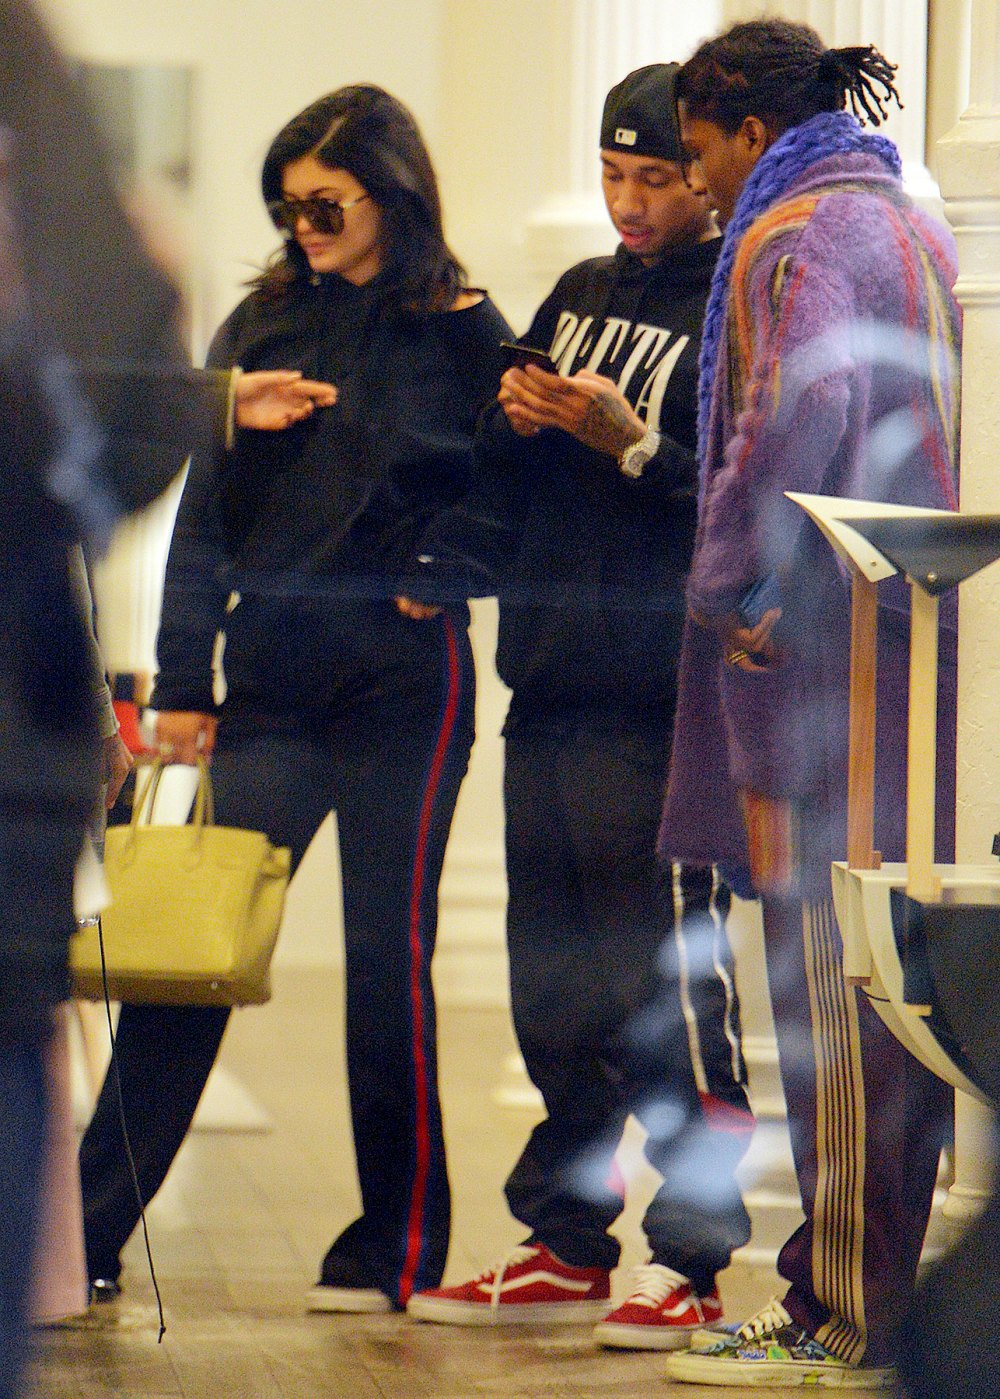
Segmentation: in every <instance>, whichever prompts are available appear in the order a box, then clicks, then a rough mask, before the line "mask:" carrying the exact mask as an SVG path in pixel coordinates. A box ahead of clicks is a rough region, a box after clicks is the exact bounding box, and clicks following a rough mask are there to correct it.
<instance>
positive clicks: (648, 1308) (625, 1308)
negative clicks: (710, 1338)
mask: <svg viewBox="0 0 1000 1399" xmlns="http://www.w3.org/2000/svg"><path fill="white" fill-rule="evenodd" d="M721 1317H722V1302H721V1301H720V1300H719V1292H718V1289H717V1288H715V1287H713V1288H712V1290H711V1292H709V1293H707V1294H706V1295H705V1296H704V1297H699V1296H698V1295H697V1293H695V1292H694V1291H693V1290H692V1287H691V1284H690V1282H689V1281H688V1279H687V1278H686V1277H685V1276H684V1274H683V1273H675V1272H674V1271H673V1269H672V1268H665V1267H663V1266H662V1264H659V1263H646V1264H645V1265H644V1266H643V1267H641V1268H637V1269H636V1274H635V1287H634V1288H633V1289H632V1291H631V1293H630V1294H629V1296H628V1298H627V1299H626V1301H624V1302H623V1303H622V1305H621V1306H620V1307H616V1308H615V1310H614V1311H613V1312H611V1313H610V1315H608V1316H606V1317H605V1318H604V1320H603V1321H602V1322H600V1323H599V1325H597V1326H595V1327H594V1340H595V1341H597V1342H598V1344H599V1345H602V1346H617V1347H619V1348H620V1349H622V1350H683V1349H684V1347H685V1346H687V1345H689V1344H690V1341H691V1335H692V1333H693V1332H694V1331H696V1330H697V1329H698V1328H699V1327H701V1326H705V1325H709V1326H711V1325H712V1323H713V1322H716V1321H719V1320H720V1318H721Z"/></svg>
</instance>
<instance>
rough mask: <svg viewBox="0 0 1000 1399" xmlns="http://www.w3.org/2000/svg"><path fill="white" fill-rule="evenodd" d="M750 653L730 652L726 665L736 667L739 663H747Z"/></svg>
mask: <svg viewBox="0 0 1000 1399" xmlns="http://www.w3.org/2000/svg"><path fill="white" fill-rule="evenodd" d="M749 654H750V653H749V651H730V652H729V654H728V656H727V657H726V665H735V664H736V662H737V661H745V660H746V658H747V656H748V655H749Z"/></svg>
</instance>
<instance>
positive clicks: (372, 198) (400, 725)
mask: <svg viewBox="0 0 1000 1399" xmlns="http://www.w3.org/2000/svg"><path fill="white" fill-rule="evenodd" d="M262 183H263V194H264V199H265V201H266V202H267V206H268V209H269V212H270V214H271V216H272V218H273V220H274V222H275V224H276V225H277V227H278V228H279V229H280V230H281V232H282V234H283V235H284V238H285V245H284V248H283V250H282V251H281V253H280V254H279V255H277V256H276V258H275V259H274V260H273V261H272V263H271V265H270V266H269V268H268V269H267V270H266V271H265V272H264V274H263V275H262V276H261V277H260V278H259V279H258V281H257V283H256V285H255V287H254V289H253V290H252V292H251V293H250V295H249V296H247V297H246V299H245V300H244V301H243V302H241V303H240V305H239V306H237V307H236V309H235V310H234V311H233V312H232V314H231V315H230V316H229V318H228V319H227V320H226V322H225V323H224V324H223V326H222V327H221V329H220V330H219V332H218V334H217V335H216V337H215V340H214V342H213V344H212V347H211V350H210V354H209V360H210V363H212V364H213V365H218V366H227V365H230V364H234V363H236V364H240V365H242V366H243V368H244V369H248V370H252V369H257V368H264V367H269V366H280V367H282V368H294V369H301V370H302V371H303V373H304V374H306V375H307V377H309V378H310V379H312V378H319V379H322V380H324V381H329V382H332V383H334V384H335V385H336V386H337V390H338V397H337V402H336V404H335V405H334V406H333V407H331V408H329V409H326V410H325V411H324V412H323V413H321V414H317V415H314V417H313V418H312V420H310V421H309V422H306V423H303V424H301V425H299V426H297V427H294V428H292V429H291V430H290V431H289V432H288V433H287V434H285V435H284V436H283V437H282V439H281V440H280V441H279V440H277V439H276V438H269V439H268V441H267V442H266V443H264V442H263V441H262V440H258V439H257V438H255V437H252V436H251V435H249V434H245V435H241V436H240V437H239V438H238V440H237V442H236V444H235V447H234V449H233V451H231V452H230V453H228V455H227V456H226V457H225V458H222V457H221V456H219V457H216V458H214V459H212V458H210V457H206V456H202V457H198V458H196V459H195V460H194V461H193V463H192V466H191V472H190V476H189V479H188V482H187V485H186V488H185V491H184V497H183V500H182V502H181V507H180V511H179V514H178V519H177V525H176V527H175V531H174V538H173V543H172V545H171V550H170V558H169V563H168V569H167V579H166V588H165V594H164V605H163V616H162V621H161V627H160V635H159V641H158V648H157V649H158V661H159V666H160V672H159V677H158V680H157V685H156V690H155V693H154V695H153V698H152V705H153V707H154V708H155V709H157V710H158V711H159V720H158V736H159V739H160V742H161V744H162V745H167V746H169V748H170V749H171V750H172V756H173V757H174V759H175V760H177V761H180V762H192V761H194V759H195V757H196V755H197V754H198V753H199V752H202V753H208V754H210V755H211V757H212V777H213V785H214V790H215V809H216V816H217V819H218V820H219V822H220V823H222V824H228V825H242V826H247V827H251V828H256V829H262V830H265V831H267V833H268V834H269V836H270V837H271V839H272V840H273V841H274V842H275V843H276V844H278V845H287V846H290V847H291V850H292V858H293V862H294V863H297V862H298V861H299V860H300V859H301V857H302V855H303V854H304V853H305V849H306V847H307V845H308V844H309V842H310V840H311V839H312V836H313V835H314V834H315V831H316V829H317V827H318V826H319V825H320V823H321V822H322V820H323V819H324V817H325V816H326V815H327V813H328V812H329V811H330V810H331V809H334V810H336V813H337V821H338V832H339V839H340V855H341V866H342V877H343V892H344V928H345V944H346V974H347V993H346V994H347V1058H348V1075H349V1084H350V1097H351V1116H352V1125H353V1131H354V1143H355V1152H356V1158H357V1166H358V1177H359V1183H360V1187H361V1197H362V1213H361V1215H360V1217H359V1218H358V1219H356V1220H355V1221H354V1222H353V1223H352V1224H351V1225H350V1226H349V1227H348V1228H347V1229H345V1230H344V1232H343V1233H342V1234H341V1235H340V1236H339V1238H338V1239H337V1240H336V1241H335V1242H334V1244H333V1245H332V1246H331V1248H330V1250H329V1251H328V1253H327V1255H326V1258H325V1259H324V1262H323V1266H322V1270H321V1274H320V1279H319V1282H318V1284H317V1286H316V1287H315V1288H314V1289H313V1291H312V1293H311V1294H310V1306H311V1307H313V1308H314V1309H317V1310H324V1311H326V1310H333V1311H340V1310H346V1311H372V1310H388V1309H389V1308H391V1307H399V1306H403V1305H405V1303H406V1300H407V1298H408V1297H409V1295H410V1293H411V1292H412V1291H413V1290H414V1288H420V1287H427V1286H433V1285H434V1284H435V1283H436V1282H438V1281H439V1279H440V1276H441V1272H442V1270H443V1267H444V1261H445V1256H446V1253H447V1247H448V1230H449V1190H448V1179H447V1172H446V1166H445V1156H444V1144H443V1139H442V1133H441V1118H440V1109H439V1103H438V1096H437V1084H436V1048H435V1014H434V1002H433V993H432V988H431V980H430V961H431V955H432V952H433V948H434V938H435V931H436V916H437V887H438V881H439V877H440V872H441V864H442V860H443V857H444V849H445V844H446V841H447V837H448V830H449V827H450V823H451V818H452V813H453V811H454V807H455V802H456V799H457V796H458V789H459V785H460V783H461V780H462V777H463V775H464V772H465V768H466V765H467V761H468V755H469V749H470V746H471V743H472V738H473V697H474V677H473V668H472V660H471V653H470V649H469V643H468V636H467V623H468V611H467V608H466V606H465V604H464V602H463V603H460V604H459V605H458V606H452V607H446V608H444V609H443V610H441V609H438V608H436V607H433V606H430V605H427V604H421V603H416V602H414V601H411V600H410V599H408V598H407V597H406V596H405V584H404V581H403V580H404V579H405V578H406V577H408V576H409V577H412V576H413V574H414V572H415V571H416V567H417V566H416V560H417V559H418V557H419V555H420V554H421V549H422V544H421V541H422V539H423V537H424V535H425V533H426V531H427V529H428V527H429V525H430V523H431V522H432V521H433V520H434V518H435V516H436V515H437V514H438V512H440V511H441V510H443V509H445V508H447V507H448V506H450V505H452V504H453V503H454V502H455V501H456V500H457V499H459V498H460V497H461V496H462V494H463V492H464V491H465V489H466V485H467V479H468V475H469V469H470V458H471V439H472V432H473V427H474V424H475V421H476V417H477V415H478V413H479V411H480V409H481V408H482V406H483V404H484V403H485V401H486V400H487V399H488V398H489V397H491V395H492V394H493V393H494V392H495V390H496V383H497V380H498V378H499V376H500V373H501V368H502V364H501V359H500V351H499V344H500V342H501V341H502V340H503V338H504V336H505V334H509V332H508V330H507V327H506V325H505V323H504V321H503V319H502V317H501V316H500V314H499V313H498V312H497V310H496V309H495V307H494V306H493V305H492V303H491V302H490V301H489V300H488V299H487V298H486V297H485V296H484V295H483V294H482V293H479V292H472V291H469V290H468V289H467V288H466V286H465V275H464V272H463V269H462V268H461V267H460V265H459V264H458V262H457V261H456V260H455V258H454V256H453V255H452V254H451V252H450V250H449V249H448V247H447V246H446V244H445V242H444V237H443V233H442V225H441V214H440V206H439V201H438V193H437V187H436V182H435V178H434V173H433V170H432V167H431V164H430V160H429V158H428V155H427V152H426V149H425V147H424V145H423V142H422V140H421V137H420V133H419V131H418V130H417V127H416V125H415V123H414V121H413V118H412V117H411V115H410V114H409V112H408V111H407V110H406V109H405V108H404V107H403V106H402V105H401V104H400V103H399V102H398V101H397V100H396V99H395V98H393V97H391V96H390V95H389V94H388V93H386V92H383V91H382V90H381V89H379V88H377V87H372V86H367V85H360V86H352V87H346V88H342V89H340V90H338V91H337V92H334V93H332V94H330V95H329V96H327V97H324V98H321V99H320V100H319V101H317V102H315V103H313V104H312V105H311V106H309V107H308V108H306V109H305V111H303V112H302V113H300V115H299V116H297V117H295V118H294V119H293V120H292V121H291V122H289V124H288V125H287V126H286V127H285V128H284V129H283V130H282V131H281V132H280V133H279V134H278V136H277V137H276V138H275V140H274V142H273V143H272V145H271V148H270V150H269V152H268V154H267V157H266V159H265V162H264V168H263V178H262ZM220 632H222V633H223V634H224V636H225V662H224V664H225V681H226V685H227V692H226V697H225V701H224V703H222V704H217V703H216V693H217V692H216V691H215V690H213V674H212V655H213V648H214V646H215V642H216V638H217V635H218V634H219V633H220ZM226 1019H227V1012H226V1011H225V1010H218V1009H214V1008H184V1009H172V1008H164V1007H134V1006H133V1007H125V1008H124V1010H123V1013H122V1022H121V1024H120V1026H119V1031H118V1052H119V1057H120V1061H121V1065H122V1079H123V1083H124V1087H125V1093H126V1117H127V1121H128V1124H129V1128H130V1135H131V1138H132V1143H133V1148H134V1151H135V1157H136V1162H137V1166H138V1170H139V1179H140V1184H141V1186H142V1188H143V1195H144V1198H146V1199H147V1200H148V1199H149V1198H151V1196H152V1195H153V1194H154V1193H155V1191H156V1190H157V1188H158V1187H159V1185H160V1183H161V1181H162V1179H163V1177H164V1175H165V1174H166V1171H167V1169H168V1167H169V1165H170V1163H171V1161H172V1159H173V1156H174V1154H175V1152H176V1150H177V1148H178V1147H179V1146H180V1143H181V1141H182V1140H183V1137H184V1134H185V1132H186V1131H187V1128H188V1125H189V1123H190V1120H191V1116H192V1114H193V1112H194V1110H195V1107H196V1105H197V1102H198V1098H199V1096H200V1093H201V1090H202V1088H203V1086H204V1083H205V1080H206V1078H207V1076H208V1072H209V1070H210V1068H211V1066H212V1063H213V1061H214V1058H215V1055H216V1052H217V1049H218V1046H219V1042H220V1040H221V1038H222V1033H223V1030H224V1028H225V1024H226ZM81 1171H82V1179H83V1190H84V1213H85V1224H86V1232H87V1255H88V1267H89V1269H90V1275H91V1279H92V1280H93V1281H94V1282H95V1284H96V1285H97V1287H98V1289H99V1290H102V1291H104V1292H105V1293H110V1294H112V1295H113V1294H114V1293H115V1292H116V1291H117V1280H118V1275H119V1272H120V1266H121V1265H120V1261H119V1252H120V1250H121V1247H122V1245H123V1244H124V1243H125V1241H126V1239H127V1238H128V1237H129V1235H130V1234H131V1232H132V1229H133V1228H134V1226H135V1224H136V1222H137V1207H136V1205H135V1202H134V1200H133V1198H132V1194H131V1186H130V1184H129V1180H128V1176H127V1172H126V1168H125V1163H124V1160H123V1148H122V1142H121V1135H120V1130H119V1128H118V1126H117V1123H116V1121H115V1107H114V1101H113V1097H112V1094H111V1091H110V1088H109V1085H108V1084H107V1083H106V1084H105V1088H104V1091H103V1092H102V1095H101V1099H100V1102H99V1104H98V1108H97V1112H96V1114H95V1118H94V1121H93V1122H92V1123H91V1126H90V1128H89V1130H88V1132H87V1134H86V1136H85V1138H84V1141H83V1144H82V1148H81Z"/></svg>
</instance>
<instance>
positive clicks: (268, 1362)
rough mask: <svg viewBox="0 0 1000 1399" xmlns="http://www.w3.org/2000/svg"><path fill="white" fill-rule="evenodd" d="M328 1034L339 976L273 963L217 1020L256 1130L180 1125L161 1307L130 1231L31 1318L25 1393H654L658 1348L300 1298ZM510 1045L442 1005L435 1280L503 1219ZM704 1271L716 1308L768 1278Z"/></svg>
mask: <svg viewBox="0 0 1000 1399" xmlns="http://www.w3.org/2000/svg"><path fill="white" fill-rule="evenodd" d="M341 1042H342V1021H341V1013H340V1007H339V986H338V983H337V979H336V977H335V975H334V974H333V973H330V972H320V973H316V972H312V971H308V972H302V971H284V972H282V973H281V975H280V980H279V982H278V988H277V994H276V996H275V999H274V1000H273V1001H272V1002H271V1004H270V1005H269V1006H266V1007H264V1008H262V1009H257V1010H247V1011H242V1012H240V1013H239V1014H237V1015H236V1016H234V1018H233V1022H232V1024H231V1026H230V1030H229V1032H228V1035H227V1039H226V1043H225V1046H224V1051H223V1053H224V1062H225V1063H226V1065H227V1066H228V1068H229V1069H230V1070H232V1071H233V1073H235V1074H236V1075H237V1076H238V1078H239V1079H240V1081H241V1082H242V1083H243V1084H245V1085H246V1086H247V1088H249V1089H250V1091H251V1092H252V1093H253V1094H254V1096H255V1097H256V1098H257V1099H258V1100H259V1102H260V1103H261V1104H262V1105H263V1106H264V1107H265V1108H266V1109H267V1111H268V1112H269V1113H270V1115H271V1117H272V1119H273V1127H272V1128H271V1130H270V1131H267V1132H256V1133H246V1132H229V1133H225V1132H196V1133H194V1134H192V1136H191V1137H190V1138H189V1140H188V1142H187V1143H186V1145H185V1147H184V1150H183V1152H182V1154H181V1155H180V1157H179V1158H178V1160H177V1163H176V1165H175V1168H174V1171H173V1172H172V1174H171V1176H170V1178H169V1180H168V1181H167V1184H166V1185H165V1187H164V1189H163V1191H162V1192H161V1195H160V1198H159V1199H158V1200H157V1201H156V1202H155V1204H154V1205H153V1207H152V1208H151V1209H150V1211H149V1227H150V1234H151V1238H152V1245H153V1251H154V1257H155V1261H156V1269H157V1275H158V1277H159V1281H160V1288H161V1292H162V1294H163V1300H164V1306H165V1309H166V1317H167V1333H166V1336H165V1338H164V1340H163V1342H162V1344H157V1321H156V1312H155V1306H154V1298H153V1292H152V1287H151V1284H150V1282H149V1278H148V1273H147V1270H146V1266H145V1258H144V1254H143V1251H142V1244H141V1239H139V1238H136V1239H133V1241H132V1243H131V1244H130V1246H129V1249H128V1251H127V1254H126V1261H127V1273H126V1276H125V1278H124V1281H125V1284H126V1291H125V1293H124V1295H123V1297H122V1298H121V1300H120V1301H119V1302H118V1303H115V1304H113V1305H110V1306H107V1307H102V1308H100V1309H95V1310H93V1311H92V1314H91V1315H90V1316H88V1317H86V1318H84V1319H82V1320H80V1321H78V1322H75V1323H67V1324H66V1325H64V1326H62V1327H59V1328H53V1329H50V1330H46V1331H40V1332H38V1333H37V1339H38V1363H37V1377H36V1384H37V1394H38V1395H39V1396H42V1397H43V1399H104V1397H105V1396H112V1395H114V1396H116V1399H132V1396H140V1395H142V1396H148V1395H149V1396H151V1395H155V1396H170V1397H171V1399H176V1397H177V1396H183V1399H208V1396H212V1399H215V1397H216V1396H225V1399H418V1396H419V1397H420V1399H501V1396H502V1399H570V1396H572V1397H573V1399H598V1396H621V1397H622V1399H624V1397H625V1396H628V1399H639V1396H642V1399H646V1396H655V1395H657V1394H659V1393H661V1392H666V1390H667V1389H668V1388H669V1386H668V1384H667V1382H666V1380H665V1377H664V1374H663V1361H662V1358H660V1357H658V1356H655V1355H649V1354H629V1353H614V1352H607V1351H600V1350H598V1349H597V1348H596V1347H595V1346H594V1345H593V1344H592V1342H591V1340H590V1335H589V1331H588V1330H587V1328H583V1327H569V1328H560V1329H552V1330H548V1331H543V1330H523V1331H510V1332H507V1333H499V1332H496V1331H486V1332H482V1331H479V1330H470V1329H468V1328H450V1327H442V1326H430V1325H418V1324H416V1323H413V1322H410V1321H407V1319H406V1318H405V1317H402V1316H376V1317H371V1318H351V1317H329V1316H308V1315H306V1314H305V1312H304V1311H303V1294H304V1292H305V1289H306V1288H307V1287H308V1285H309V1284H310V1283H311V1282H312V1281H313V1280H314V1274H315V1270H316V1267H317V1264H318V1260H319V1259H320V1257H321V1256H322V1253H323V1252H324V1250H325V1248H326V1246H327V1244H328V1243H329V1241H330V1238H331V1237H332V1236H333V1234H334V1233H335V1232H336V1231H337V1230H338V1229H339V1228H340V1227H342V1226H343V1225H344V1224H345V1223H346V1222H348V1221H349V1220H350V1219H351V1218H352V1217H353V1215H354V1212H355V1210H356V1206H357V1196H356V1186H355V1183H354V1177H353V1164H352V1152H351V1145H350V1134H349V1126H348V1118H347V1108H346V1098H345V1086H344V1076H343V1065H342V1048H341ZM513 1048H514V1044H513V1038H512V1033H511V1029H510V1026H509V1023H508V1020H507V1017H506V1016H505V1015H504V1014H502V1013H500V1012H497V1011H490V1010H455V1009H447V1008H446V1009H445V1010H443V1011H442V1014H441V1073H442V1085H443V1096H444V1111H445V1122H446V1130H447V1133H448V1140H449V1148H450V1153H451V1168H452V1180H453V1185H454V1194H455V1200H454V1240H453V1246H452V1252H451V1257H450V1260H449V1268H448V1275H447V1277H448V1279H449V1280H454V1281H458V1280H460V1279H461V1278H462V1277H463V1276H467V1275H469V1274H470V1273H471V1272H472V1271H478V1269H479V1268H480V1267H482V1266H483V1265H485V1264H486V1263H489V1262H490V1261H491V1260H492V1259H493V1258H495V1257H497V1256H499V1255H500V1254H502V1253H503V1251H504V1250H505V1249H506V1248H508V1247H509V1246H510V1245H512V1244H513V1243H516V1242H517V1241H518V1240H519V1239H520V1237H522V1235H523V1230H522V1229H521V1227H520V1226H519V1225H517V1224H516V1223H515V1222H514V1221H513V1220H512V1219H511V1218H510V1217H509V1215H508V1214H507V1212H506V1209H505V1206H504V1202H503V1197H502V1183H503V1180H504V1177H505V1175H506V1173H507V1171H508V1170H509V1168H510V1166H511V1165H512V1163H513V1161H514V1160H515V1159H516V1157H517V1155H518V1153H519V1151H520V1148H521V1146H522V1144H523V1142H524V1139H525V1136H526V1134H527V1132H528V1130H529V1129H530V1127H531V1125H532V1123H533V1121H534V1120H535V1119H534V1114H533V1111H532V1110H531V1109H524V1108H522V1109H511V1108H505V1107H500V1106H498V1105H497V1104H496V1103H495V1102H494V1101H493V1100H492V1098H491V1089H492V1087H493V1086H494V1085H495V1084H497V1083H498V1082H499V1081H500V1080H501V1077H502V1071H503V1063H504V1060H505V1058H506V1057H507V1056H508V1055H509V1054H510V1053H511V1052H512V1050H513ZM651 1185H652V1179H651V1178H647V1179H645V1180H644V1179H643V1178H642V1176H641V1175H640V1177H639V1178H638V1179H637V1180H636V1182H635V1186H634V1197H633V1198H631V1199H630V1201H629V1205H628V1208H627V1210H626V1213H625V1215H623V1217H622V1220H621V1221H620V1222H619V1227H618V1233H619V1235H620V1237H621V1238H622V1240H623V1243H624V1246H625V1252H624V1259H623V1263H624V1266H623V1268H622V1269H621V1270H619V1273H617V1274H616V1276H615V1285H616V1292H621V1291H622V1290H623V1288H624V1287H625V1286H626V1284H627V1281H628V1275H627V1267H628V1266H630V1265H631V1264H634V1263H636V1262H639V1261H641V1258H642V1254H641V1241H640V1238H639V1230H638V1221H639V1219H640V1218H641V1215H642V1210H643V1206H644V1195H645V1194H648V1189H649V1188H650V1187H651ZM721 1281H722V1288H723V1296H724V1299H725V1300H726V1302H727V1307H728V1309H729V1314H730V1315H732V1316H740V1315H745V1314H746V1313H747V1312H748V1311H750V1310H753V1309H755V1308H756V1306H757V1305H759V1304H760V1303H761V1302H763V1301H765V1300H766V1299H767V1297H768V1296H770V1295H771V1292H772V1290H773V1289H774V1287H775V1285H776V1279H775V1277H774V1275H773V1274H764V1273H757V1274H753V1273H751V1272H749V1271H748V1270H746V1269H742V1270H741V1269H738V1268H731V1269H730V1270H729V1271H728V1272H727V1273H726V1274H724V1275H723V1277H722V1279H721ZM674 1392H675V1393H677V1394H678V1395H682V1396H684V1395H686V1396H690V1399H698V1396H704V1395H707V1394H709V1393H710V1392H711V1393H715V1392H716V1391H714V1390H712V1391H710V1390H707V1389H704V1388H702V1387H700V1386H693V1385H684V1386H676V1387H675V1389H674ZM725 1392H727V1393H729V1394H732V1395H734V1396H739V1395H741V1394H744V1393H749V1392H750V1391H749V1390H747V1391H744V1390H742V1389H741V1390H728V1391H725ZM753 1392H754V1393H759V1392H760V1391H757V1390H755V1391H753ZM768 1392H769V1393H772V1394H781V1393H785V1392H786V1391H774V1390H772V1391H768ZM787 1392H788V1393H791V1392H792V1391H787ZM796 1392H798V1391H796Z"/></svg>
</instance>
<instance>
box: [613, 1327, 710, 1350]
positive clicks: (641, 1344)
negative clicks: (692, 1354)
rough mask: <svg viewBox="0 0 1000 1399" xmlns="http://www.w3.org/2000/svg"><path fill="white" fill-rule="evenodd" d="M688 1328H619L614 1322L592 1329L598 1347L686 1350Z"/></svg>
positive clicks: (689, 1336) (689, 1342) (688, 1340)
mask: <svg viewBox="0 0 1000 1399" xmlns="http://www.w3.org/2000/svg"><path fill="white" fill-rule="evenodd" d="M693 1329H694V1328H692V1327H689V1326H620V1325H619V1324H618V1322H616V1321H609V1322H601V1324H600V1325H599V1326H595V1327H594V1340H595V1341H596V1342H597V1344H598V1345H599V1346H611V1347H612V1348H615V1349H618V1350H686V1349H687V1347H688V1346H689V1345H690V1344H691V1332H692V1330H693Z"/></svg>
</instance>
